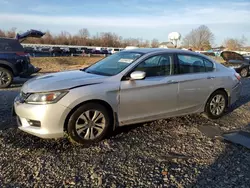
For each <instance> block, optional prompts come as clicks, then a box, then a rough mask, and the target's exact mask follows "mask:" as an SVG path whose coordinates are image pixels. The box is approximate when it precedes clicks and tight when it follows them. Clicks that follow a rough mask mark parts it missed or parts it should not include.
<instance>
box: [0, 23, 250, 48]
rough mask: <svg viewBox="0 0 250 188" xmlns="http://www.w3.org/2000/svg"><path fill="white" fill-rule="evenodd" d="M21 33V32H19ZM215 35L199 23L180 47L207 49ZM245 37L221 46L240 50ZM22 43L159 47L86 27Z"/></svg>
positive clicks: (156, 42) (13, 31)
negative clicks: (76, 31)
mask: <svg viewBox="0 0 250 188" xmlns="http://www.w3.org/2000/svg"><path fill="white" fill-rule="evenodd" d="M16 33H17V29H16V28H12V29H10V30H2V29H0V37H9V38H13V37H15V36H16ZM19 33H22V32H19ZM214 39H215V36H214V34H213V32H212V31H211V30H210V29H209V28H208V27H207V26H206V25H201V26H199V27H197V28H195V29H192V30H191V31H190V32H189V33H188V34H186V35H185V36H184V38H183V39H182V43H181V46H180V48H182V47H184V48H191V49H192V50H209V49H211V48H212V46H213V44H214ZM246 41H247V39H246V38H245V37H244V36H243V37H242V38H241V39H237V38H226V39H225V40H224V42H223V44H222V45H223V46H224V47H225V48H227V49H228V50H240V49H242V48H243V46H244V45H245V44H246ZM165 42H166V41H165ZM24 43H34V44H61V45H79V46H105V47H122V48H124V47H126V46H137V47H153V48H154V47H159V44H160V42H159V40H158V39H153V40H151V41H150V40H144V39H143V38H123V37H122V36H119V35H118V34H116V33H112V32H100V33H97V34H95V35H90V32H89V31H88V29H87V28H83V29H80V30H79V31H78V33H77V34H74V35H72V34H70V33H69V32H67V31H62V32H61V33H59V34H56V35H54V34H51V32H50V31H46V34H45V36H43V37H42V38H28V39H26V40H25V41H24Z"/></svg>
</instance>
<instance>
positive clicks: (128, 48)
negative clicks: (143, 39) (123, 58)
mask: <svg viewBox="0 0 250 188" xmlns="http://www.w3.org/2000/svg"><path fill="white" fill-rule="evenodd" d="M137 48H139V47H137V46H127V47H126V48H125V49H124V50H132V49H137Z"/></svg>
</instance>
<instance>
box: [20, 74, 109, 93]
mask: <svg viewBox="0 0 250 188" xmlns="http://www.w3.org/2000/svg"><path fill="white" fill-rule="evenodd" d="M105 78H108V77H107V76H101V75H96V74H89V73H86V72H84V71H81V70H75V71H65V72H58V73H52V74H46V75H43V76H37V77H34V78H32V79H30V80H29V81H27V82H25V84H24V85H23V87H22V92H24V93H35V92H47V91H56V90H64V89H70V88H74V87H79V86H84V85H91V84H98V83H102V82H103V81H104V80H105Z"/></svg>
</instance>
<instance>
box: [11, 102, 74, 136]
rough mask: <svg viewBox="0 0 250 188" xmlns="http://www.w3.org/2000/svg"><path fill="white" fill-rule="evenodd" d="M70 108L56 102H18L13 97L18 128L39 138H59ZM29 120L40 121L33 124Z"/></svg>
mask: <svg viewBox="0 0 250 188" xmlns="http://www.w3.org/2000/svg"><path fill="white" fill-rule="evenodd" d="M69 112H70V109H69V108H67V107H65V106H62V105H60V104H58V103H55V104H48V105H32V104H26V103H20V101H18V99H17V98H16V99H15V102H14V107H13V115H15V116H16V119H17V123H18V128H19V129H21V130H22V131H24V132H27V133H29V134H32V135H34V136H38V137H40V138H61V137H63V134H64V122H65V120H66V117H67V115H68V114H69ZM30 121H35V122H40V125H39V126H33V125H32V124H31V123H30Z"/></svg>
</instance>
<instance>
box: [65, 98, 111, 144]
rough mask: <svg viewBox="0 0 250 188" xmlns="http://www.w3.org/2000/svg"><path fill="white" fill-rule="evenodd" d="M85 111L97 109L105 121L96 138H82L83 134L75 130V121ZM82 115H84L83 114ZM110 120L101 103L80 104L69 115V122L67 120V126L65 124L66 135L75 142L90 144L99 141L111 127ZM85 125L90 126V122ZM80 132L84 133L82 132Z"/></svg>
mask: <svg viewBox="0 0 250 188" xmlns="http://www.w3.org/2000/svg"><path fill="white" fill-rule="evenodd" d="M87 111H99V112H100V113H101V114H102V115H103V116H104V118H105V123H104V124H105V125H104V128H103V130H102V132H101V133H100V135H98V136H96V138H94V139H84V138H83V136H84V134H83V135H82V136H80V135H79V134H78V133H77V131H76V123H77V122H78V121H80V120H79V117H80V116H81V115H82V114H83V113H85V112H87ZM84 117H86V116H84ZM81 121H82V119H81ZM111 122H112V119H111V116H110V115H109V113H108V111H107V109H106V108H105V107H104V106H103V105H100V104H98V103H87V104H84V105H82V106H80V107H79V108H78V109H77V110H76V111H75V112H74V113H73V114H72V115H71V117H70V119H69V122H68V126H67V132H68V135H69V137H70V139H71V141H74V142H77V143H79V144H84V145H90V144H93V143H96V142H99V141H100V140H102V139H103V138H104V137H105V136H106V134H107V132H108V130H109V127H111V126H110V125H111ZM87 126H90V123H88V125H87ZM88 129H91V128H88ZM92 130H95V128H92ZM86 131H87V130H86ZM89 131H90V130H89ZM95 131H97V130H95ZM82 133H84V132H82ZM86 134H87V133H86ZM93 134H94V133H93Z"/></svg>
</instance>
